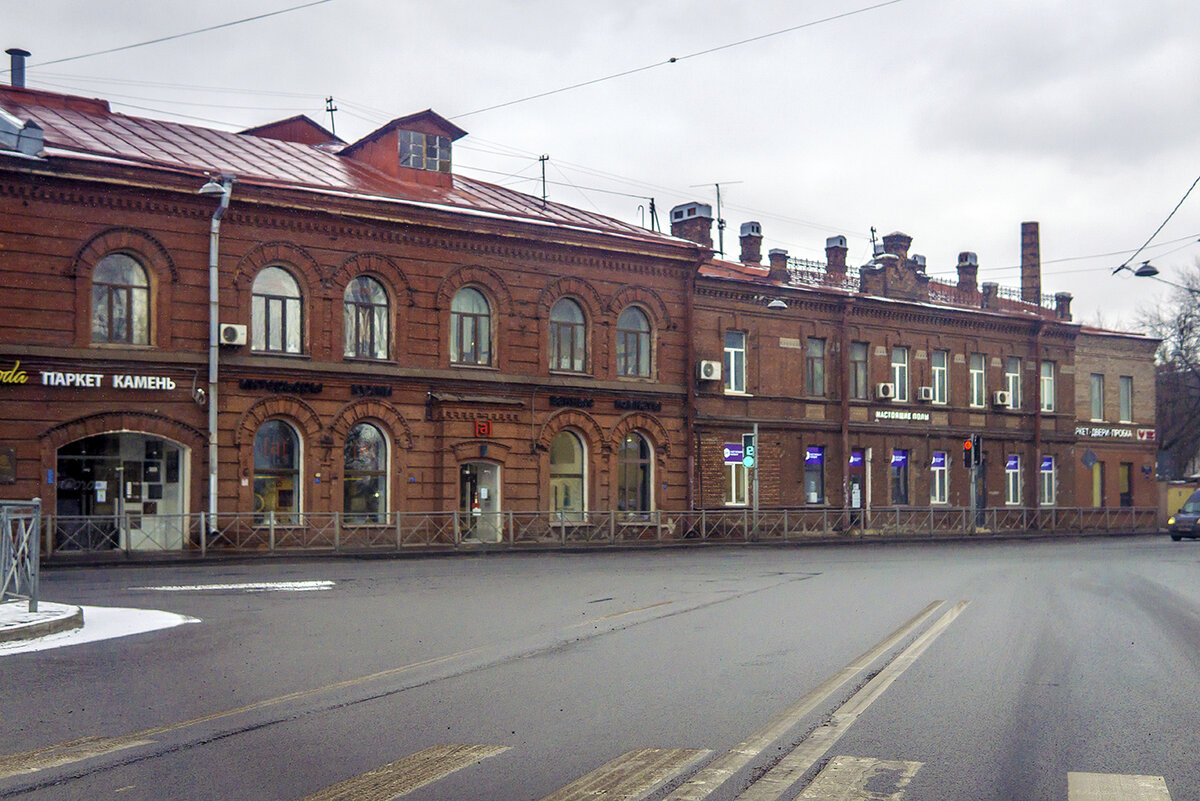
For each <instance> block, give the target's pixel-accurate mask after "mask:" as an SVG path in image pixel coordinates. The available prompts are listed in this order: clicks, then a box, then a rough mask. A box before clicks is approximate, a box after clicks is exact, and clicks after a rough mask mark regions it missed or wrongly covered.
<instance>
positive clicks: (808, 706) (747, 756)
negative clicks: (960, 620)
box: [664, 601, 945, 801]
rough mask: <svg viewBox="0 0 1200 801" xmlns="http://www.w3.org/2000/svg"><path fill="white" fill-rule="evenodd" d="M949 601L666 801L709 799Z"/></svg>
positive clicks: (870, 651) (853, 664)
mask: <svg viewBox="0 0 1200 801" xmlns="http://www.w3.org/2000/svg"><path fill="white" fill-rule="evenodd" d="M944 603H945V601H934V602H933V603H931V604H929V606H926V607H925V608H924V609H922V610H921V611H920V612H918V613H917V614H915V615H914V616H913V617H911V618H910V619H909V620H908V621H906V622H905V623H903V624H901V626H900V627H899V628H897V629H896V630H895V631H893V632H892V633H891V634H889V635H888V636H887V637H884V638H883V639H882V640H880V641H879V643H878V644H876V645H875V646H873V647H872V648H870V649H868V650H867V651H865V652H864V653H863V654H861V655H860V656H859V657H858V658H856V659H855V660H854V661H853V662H851V663H850V664H848V665H846V667H844V668H842V669H841V670H840V671H838V672H837V673H835V674H834V675H832V676H830V677H829V678H828V679H826V680H825V681H823V682H822V683H821V684H820V685H818V686H817V687H816V688H815V689H814V690H813V691H812V692H810V693H809V694H808V695H806V696H804V697H803V698H801V699H800V700H799V701H797V702H796V703H794V704H792V705H791V706H789V707H788V708H787V709H785V710H783V711H782V712H780V713H779V714H778V715H776V716H775V717H774V718H772V719H771V720H770V721H768V722H767V724H766V725H765V726H764V727H763V728H761V729H759V730H758V731H756V732H754V733H753V734H751V735H750V736H749V737H747V738H746V739H745V740H743V741H742V742H740V743H738V744H737V745H736V746H734V747H733V748H732V749H731V750H730V751H728V752H727V753H725V754H723V755H722V756H720V757H718V758H717V759H716V760H714V761H713V763H712V764H710V765H708V766H706V767H705V768H704V769H703V770H701V771H700V772H699V773H697V774H696V775H695V776H694V777H693V778H692V779H691V780H690V781H688V782H687V783H686V784H684V785H683V786H681V787H680V788H678V789H677V790H676V791H675V792H674V793H672V794H671V795H669V796H667V798H666V799H664V801H700V799H703V798H707V797H708V796H709V795H711V794H712V792H713V791H714V790H716V789H717V788H718V787H720V786H721V785H722V784H724V783H725V781H726V780H728V779H729V777H730V776H732V775H733V774H735V773H737V772H738V771H739V770H741V769H742V768H744V767H746V766H747V765H749V764H750V763H751V762H752V761H753V760H754V759H756V758H757V757H758V756H759V754H761V753H762V752H763V751H765V750H766V749H767V748H769V747H770V745H771V744H772V743H773V742H775V741H776V740H778V739H779V738H780V737H782V736H783V735H784V734H785V733H786V732H787V731H788V729H790V728H792V727H793V726H795V725H796V724H797V723H799V722H800V719H801V718H803V717H804V716H805V715H808V714H809V713H811V712H812V711H813V710H815V709H816V708H817V707H818V706H819V705H820V704H821V703H822V702H823V701H824V700H825V699H826V698H828V697H829V696H830V695H832V694H833V693H835V692H837V691H838V690H839V689H840V688H841V687H842V686H843V685H844V684H846V683H847V682H848V681H850V679H852V678H854V677H855V676H857V675H858V674H859V673H860V672H862V671H863V670H865V669H866V668H867V667H868V666H869V665H870V664H871V663H872V662H874V661H875V660H876V659H878V658H879V657H881V656H883V655H884V654H885V653H887V652H888V651H890V650H891V649H892V648H894V647H895V646H896V644H897V643H899V642H901V641H902V640H903V639H904V638H905V637H907V636H908V635H909V634H911V633H912V632H913V631H914V630H916V629H917V628H918V627H919V626H920V625H921V624H922V623H924V622H925V621H926V620H927V619H928V618H929V617H930V616H932V615H933V613H934V612H936V611H937V610H938V609H939V608H940V607H941V606H942V604H944Z"/></svg>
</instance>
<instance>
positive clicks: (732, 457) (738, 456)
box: [722, 442, 746, 464]
mask: <svg viewBox="0 0 1200 801" xmlns="http://www.w3.org/2000/svg"><path fill="white" fill-rule="evenodd" d="M722 453H723V454H724V455H725V464H741V463H742V460H743V459H744V458H746V449H745V447H743V446H742V443H740V442H726V443H725V445H724V446H723V447H722Z"/></svg>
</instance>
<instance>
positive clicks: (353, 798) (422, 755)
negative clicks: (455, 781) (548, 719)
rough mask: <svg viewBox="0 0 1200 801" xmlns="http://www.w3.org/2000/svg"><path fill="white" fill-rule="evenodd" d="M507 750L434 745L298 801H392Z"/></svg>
mask: <svg viewBox="0 0 1200 801" xmlns="http://www.w3.org/2000/svg"><path fill="white" fill-rule="evenodd" d="M507 750H508V746H504V745H437V746H434V747H432V748H426V749H425V750H424V751H418V752H417V753H415V754H410V755H409V756H406V757H404V759H399V760H396V761H395V762H391V763H389V764H387V765H383V766H381V767H378V768H375V770H372V771H369V772H368V773H364V774H362V775H361V776H355V777H354V778H352V779H347V780H346V781H344V782H338V783H337V784H334V785H331V786H329V787H326V788H325V789H324V790H321V791H319V792H316V793H313V794H312V795H308V796H305V797H304V798H303V799H302V800H301V801H392V799H393V798H399V797H400V796H402V795H407V794H408V793H411V792H412V791H413V790H416V789H418V788H420V787H424V786H425V785H427V784H432V783H433V782H435V781H437V780H438V779H442V778H445V777H446V776H449V775H450V774H451V773H454V772H455V771H458V770H462V769H463V768H466V767H470V766H471V765H474V764H477V763H478V762H481V761H483V760H485V759H487V758H488V757H493V756H496V755H497V754H503V753H504V752H505V751H507Z"/></svg>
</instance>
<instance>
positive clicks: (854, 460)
mask: <svg viewBox="0 0 1200 801" xmlns="http://www.w3.org/2000/svg"><path fill="white" fill-rule="evenodd" d="M862 463H863V452H862V451H850V466H851V467H858V466H860V465H861V464H862Z"/></svg>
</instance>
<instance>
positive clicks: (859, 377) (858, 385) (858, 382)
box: [850, 342, 870, 400]
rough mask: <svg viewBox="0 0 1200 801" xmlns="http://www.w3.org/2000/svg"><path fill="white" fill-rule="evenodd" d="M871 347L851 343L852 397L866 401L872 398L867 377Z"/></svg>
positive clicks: (864, 344)
mask: <svg viewBox="0 0 1200 801" xmlns="http://www.w3.org/2000/svg"><path fill="white" fill-rule="evenodd" d="M869 348H870V346H869V345H868V344H867V343H866V342H851V343H850V397H851V398H855V399H857V400H866V399H867V398H868V397H870V394H869V392H870V390H869V388H868V387H869V385H868V383H867V377H868V376H869V375H870V373H869V372H868V370H867V351H868V350H869Z"/></svg>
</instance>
